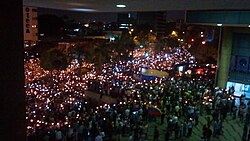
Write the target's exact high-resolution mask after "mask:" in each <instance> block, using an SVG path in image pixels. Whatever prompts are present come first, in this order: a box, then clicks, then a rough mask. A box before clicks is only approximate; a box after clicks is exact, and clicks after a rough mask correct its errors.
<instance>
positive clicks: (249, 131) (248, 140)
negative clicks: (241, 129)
mask: <svg viewBox="0 0 250 141" xmlns="http://www.w3.org/2000/svg"><path fill="white" fill-rule="evenodd" d="M247 141H250V130H248V135H247Z"/></svg>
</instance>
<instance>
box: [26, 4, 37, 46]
mask: <svg viewBox="0 0 250 141" xmlns="http://www.w3.org/2000/svg"><path fill="white" fill-rule="evenodd" d="M23 32H24V47H30V46H34V45H35V44H36V42H37V41H38V17H37V8H35V7H28V6H24V7H23Z"/></svg>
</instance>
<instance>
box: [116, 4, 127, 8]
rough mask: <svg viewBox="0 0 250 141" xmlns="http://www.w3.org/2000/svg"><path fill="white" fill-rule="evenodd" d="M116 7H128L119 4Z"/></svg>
mask: <svg viewBox="0 0 250 141" xmlns="http://www.w3.org/2000/svg"><path fill="white" fill-rule="evenodd" d="M116 7H117V8H125V7H126V5H125V4H117V5H116Z"/></svg>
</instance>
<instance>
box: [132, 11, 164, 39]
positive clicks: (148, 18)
mask: <svg viewBox="0 0 250 141" xmlns="http://www.w3.org/2000/svg"><path fill="white" fill-rule="evenodd" d="M137 25H149V26H150V27H151V28H152V31H153V32H156V33H157V36H158V37H162V36H164V35H165V33H166V12H137Z"/></svg>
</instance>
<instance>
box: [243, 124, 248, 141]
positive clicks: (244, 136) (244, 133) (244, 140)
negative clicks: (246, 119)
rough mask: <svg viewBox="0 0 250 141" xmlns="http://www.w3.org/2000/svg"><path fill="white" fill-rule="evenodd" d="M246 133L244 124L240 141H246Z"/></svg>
mask: <svg viewBox="0 0 250 141" xmlns="http://www.w3.org/2000/svg"><path fill="white" fill-rule="evenodd" d="M247 131H248V127H247V125H246V124H245V125H244V128H243V134H242V141H246V140H247Z"/></svg>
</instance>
